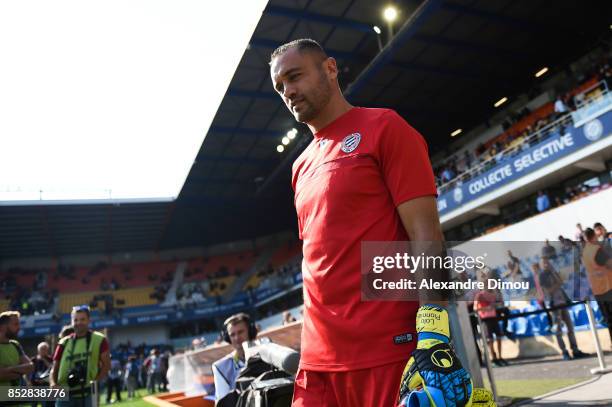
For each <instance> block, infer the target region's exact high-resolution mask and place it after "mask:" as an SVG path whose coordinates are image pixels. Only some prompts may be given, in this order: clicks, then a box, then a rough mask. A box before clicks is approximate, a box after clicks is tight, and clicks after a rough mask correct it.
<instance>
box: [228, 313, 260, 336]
mask: <svg viewBox="0 0 612 407" xmlns="http://www.w3.org/2000/svg"><path fill="white" fill-rule="evenodd" d="M239 322H244V323H246V325H247V328H248V335H249V341H253V340H255V338H257V327H256V326H255V322H253V321H251V317H250V316H249V314H245V313H244V312H240V313H238V314H234V315H232V316H231V317H229V318H228V319H226V320H225V322H223V330H222V331H221V337H222V338H223V340H224V341H225V342H227V343H232V340H231V339H230V336H229V332H228V331H227V327H228V326H229V325H230V324H236V323H239Z"/></svg>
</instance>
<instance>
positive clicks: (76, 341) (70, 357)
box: [51, 305, 110, 407]
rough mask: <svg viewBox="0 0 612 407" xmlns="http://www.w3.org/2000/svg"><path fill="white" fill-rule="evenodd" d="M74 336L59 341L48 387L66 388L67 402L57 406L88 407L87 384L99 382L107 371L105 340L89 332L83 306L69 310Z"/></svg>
mask: <svg viewBox="0 0 612 407" xmlns="http://www.w3.org/2000/svg"><path fill="white" fill-rule="evenodd" d="M71 317H72V326H73V327H74V333H73V334H71V335H68V336H66V337H64V338H62V339H61V340H60V342H59V343H58V345H57V348H56V349H55V353H54V355H53V368H52V370H51V386H58V385H59V386H67V387H69V388H70V401H58V402H57V403H56V406H57V407H71V406H74V407H82V406H85V407H91V405H92V395H91V387H90V382H91V381H97V382H100V381H101V380H103V379H104V378H105V377H106V374H107V373H108V370H109V369H110V353H109V346H108V341H107V340H106V337H104V335H103V334H101V333H100V332H96V331H92V330H90V329H89V322H90V319H89V317H90V311H89V307H88V306H86V305H82V306H77V307H73V308H72V313H71Z"/></svg>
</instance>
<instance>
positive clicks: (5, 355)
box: [0, 311, 34, 386]
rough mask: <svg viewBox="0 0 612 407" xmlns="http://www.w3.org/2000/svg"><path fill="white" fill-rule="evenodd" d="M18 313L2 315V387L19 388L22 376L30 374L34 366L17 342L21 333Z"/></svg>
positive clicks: (0, 345)
mask: <svg viewBox="0 0 612 407" xmlns="http://www.w3.org/2000/svg"><path fill="white" fill-rule="evenodd" d="M19 317H20V314H19V312H17V311H5V312H3V313H1V314H0V386H19V385H20V384H21V376H23V375H25V374H29V373H31V372H32V370H33V369H34V365H33V364H32V362H31V361H30V359H29V358H28V357H27V356H26V354H25V352H24V351H23V348H22V347H21V345H20V344H19V342H17V334H18V333H19V328H20V326H19Z"/></svg>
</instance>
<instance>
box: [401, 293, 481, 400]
mask: <svg viewBox="0 0 612 407" xmlns="http://www.w3.org/2000/svg"><path fill="white" fill-rule="evenodd" d="M417 334H418V342H417V348H416V349H415V350H414V352H413V353H412V356H411V358H410V360H408V363H407V364H406V368H405V369H404V374H403V375H402V382H401V387H400V394H399V401H400V406H408V405H410V406H432V407H436V406H437V407H440V406H457V407H463V406H468V405H471V402H472V393H473V385H472V379H471V377H470V374H469V373H468V371H467V370H465V369H464V368H463V366H461V362H460V361H459V359H458V358H457V356H456V355H455V352H454V351H453V349H452V348H451V347H450V344H449V343H450V328H449V324H448V313H447V312H446V309H445V308H444V307H442V306H439V305H433V304H428V305H423V306H422V307H420V308H419V311H418V313H417Z"/></svg>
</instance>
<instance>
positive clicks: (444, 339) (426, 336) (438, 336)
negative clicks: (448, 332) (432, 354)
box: [417, 332, 449, 343]
mask: <svg viewBox="0 0 612 407" xmlns="http://www.w3.org/2000/svg"><path fill="white" fill-rule="evenodd" d="M417 338H418V339H419V341H425V340H428V339H435V340H437V341H440V342H443V343H449V339H448V337H447V336H445V335H441V334H437V333H435V332H421V333H420V334H418V336H417Z"/></svg>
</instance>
